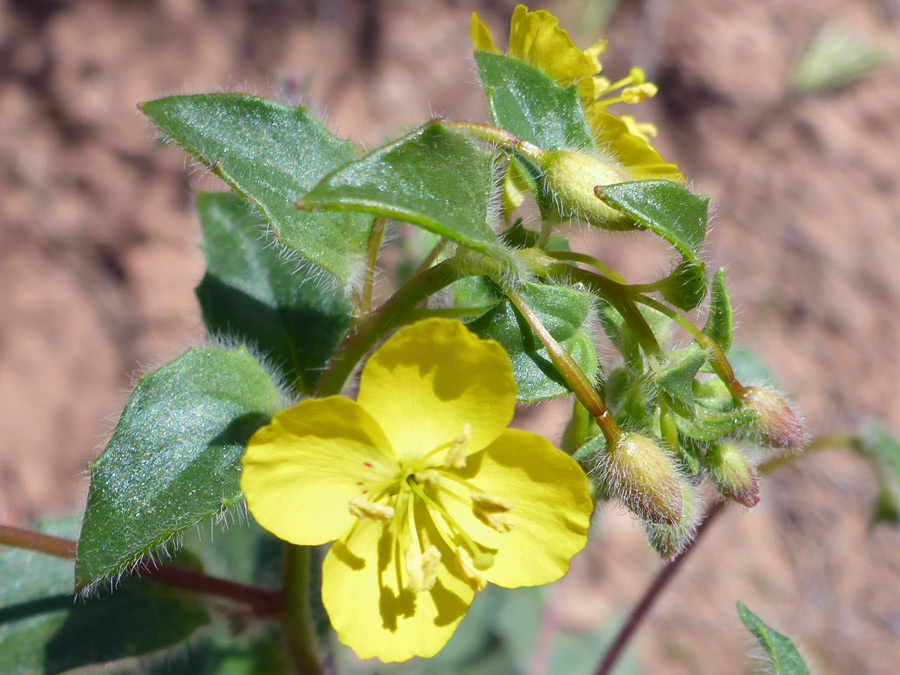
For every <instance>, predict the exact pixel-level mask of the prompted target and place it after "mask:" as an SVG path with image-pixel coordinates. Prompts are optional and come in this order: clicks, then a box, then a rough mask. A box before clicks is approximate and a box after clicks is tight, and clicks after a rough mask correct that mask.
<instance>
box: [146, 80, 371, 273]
mask: <svg viewBox="0 0 900 675" xmlns="http://www.w3.org/2000/svg"><path fill="white" fill-rule="evenodd" d="M141 110H142V111H143V112H144V113H145V114H146V115H147V116H148V117H149V118H150V120H151V121H152V122H153V123H154V124H155V125H156V126H157V127H158V128H159V130H160V131H161V132H162V133H163V135H164V136H166V137H167V138H169V139H171V140H172V141H174V142H175V143H176V144H178V145H179V146H180V147H182V148H183V149H184V150H185V151H186V152H188V153H189V154H191V155H193V156H194V157H196V158H197V159H199V160H200V161H201V162H203V164H205V165H206V166H207V167H208V168H209V169H210V170H212V171H213V173H215V174H216V175H218V176H219V177H221V178H222V179H223V180H224V181H225V182H226V183H228V184H229V185H230V186H231V187H232V188H234V190H236V191H237V192H239V193H240V194H242V195H244V196H245V197H246V198H247V199H249V200H250V201H251V202H252V203H253V204H254V205H255V206H256V207H257V208H258V209H259V210H260V212H261V213H262V214H263V216H264V217H265V219H266V220H267V221H268V223H269V224H270V225H271V226H272V229H273V230H274V232H275V235H276V237H277V238H278V241H279V242H280V243H281V244H283V245H285V246H287V247H289V248H291V249H293V250H294V251H296V252H297V253H299V254H300V255H301V256H302V257H304V258H306V259H307V260H310V261H312V262H313V263H315V264H317V265H319V266H321V267H322V268H323V269H325V270H327V271H328V272H329V273H331V274H333V275H334V276H335V277H337V278H338V280H340V282H341V283H342V284H343V285H345V286H346V285H349V284H351V283H353V282H354V281H356V280H358V278H359V274H360V271H361V270H362V266H363V264H364V262H365V255H366V251H367V248H368V244H369V237H370V235H371V230H372V220H373V219H372V218H371V217H368V216H364V215H360V214H358V213H327V214H312V213H307V212H303V211H298V210H297V208H296V206H295V205H296V203H297V202H298V201H299V200H300V199H302V198H303V197H304V195H306V193H307V192H309V190H310V189H311V188H312V187H313V186H314V185H315V184H316V183H318V182H319V181H320V180H321V179H322V177H323V176H325V174H327V173H328V172H330V171H332V170H334V169H336V168H337V167H339V166H342V165H344V164H346V163H347V162H349V161H351V160H354V159H356V158H357V154H356V151H355V149H354V148H353V145H352V144H351V143H350V142H349V141H345V140H342V139H340V138H337V137H336V136H334V135H332V134H331V133H330V132H329V131H328V130H326V129H325V127H323V126H322V125H321V124H319V122H318V121H316V120H315V119H314V118H313V117H312V115H310V113H309V111H308V110H307V109H306V108H304V107H303V106H299V107H297V108H292V107H290V106H286V105H282V104H280V103H276V102H275V101H269V100H266V99H263V98H258V97H256V96H247V95H245V94H201V95H196V96H172V97H170V98H162V99H158V100H156V101H149V102H147V103H143V104H141Z"/></svg>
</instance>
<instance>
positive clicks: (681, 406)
mask: <svg viewBox="0 0 900 675" xmlns="http://www.w3.org/2000/svg"><path fill="white" fill-rule="evenodd" d="M704 363H706V354H705V353H703V352H694V353H690V354H688V356H687V357H685V358H684V359H682V360H679V361H678V362H677V363H674V364H673V365H670V366H666V367H664V368H661V369H660V370H658V371H656V372H655V373H653V381H654V382H656V384H657V385H658V386H659V388H660V389H662V390H663V391H664V392H665V393H666V394H668V395H669V397H670V399H671V402H672V403H673V409H674V410H675V412H677V413H678V414H679V416H681V417H692V416H693V413H694V378H695V377H696V376H697V373H698V372H700V367H701V366H702V365H703V364H704Z"/></svg>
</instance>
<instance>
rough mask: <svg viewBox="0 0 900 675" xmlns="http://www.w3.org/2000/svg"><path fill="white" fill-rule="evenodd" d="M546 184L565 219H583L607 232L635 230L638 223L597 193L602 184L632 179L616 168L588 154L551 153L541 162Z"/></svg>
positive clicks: (574, 152)
mask: <svg viewBox="0 0 900 675" xmlns="http://www.w3.org/2000/svg"><path fill="white" fill-rule="evenodd" d="M540 164H541V168H542V169H543V170H544V185H545V188H546V190H547V191H548V192H549V193H550V197H551V198H552V199H553V201H554V203H555V204H556V208H557V210H558V212H559V216H560V219H561V220H571V219H576V220H581V221H584V222H586V223H589V224H591V225H595V226H596V227H601V228H603V229H606V230H632V229H634V228H635V226H634V223H632V221H631V220H630V219H629V218H627V217H626V216H624V215H623V214H621V213H619V212H618V211H616V210H615V209H613V208H612V207H610V206H607V205H606V204H604V203H603V202H602V201H600V200H599V199H598V198H597V196H596V195H595V194H594V188H595V187H596V186H598V185H612V184H614V183H621V182H623V181H626V180H628V177H627V176H625V175H623V174H622V173H621V172H619V171H618V170H616V168H615V167H614V166H613V165H612V164H610V163H607V162H605V161H603V160H602V159H600V158H599V157H596V156H594V155H590V154H587V153H585V152H576V151H574V150H561V151H559V152H548V153H546V155H545V156H544V157H543V158H542V161H541V162H540Z"/></svg>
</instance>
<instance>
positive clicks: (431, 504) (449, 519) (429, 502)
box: [409, 482, 493, 566]
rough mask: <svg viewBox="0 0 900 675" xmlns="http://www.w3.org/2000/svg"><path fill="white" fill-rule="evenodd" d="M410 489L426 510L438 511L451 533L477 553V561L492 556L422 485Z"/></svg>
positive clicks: (414, 484)
mask: <svg viewBox="0 0 900 675" xmlns="http://www.w3.org/2000/svg"><path fill="white" fill-rule="evenodd" d="M409 487H410V489H411V490H412V491H413V492H414V493H415V494H416V496H418V497H419V498H420V499H421V500H422V501H423V502H424V504H425V506H426V508H429V509H433V510H434V511H437V512H438V513H439V514H440V515H441V517H442V518H443V519H444V523H445V524H446V525H447V526H448V527H449V528H450V530H451V532H453V533H454V534H456V535H458V536H459V537H460V538H461V539H462V540H463V543H464V544H465V545H466V546H467V547H468V549H469V550H470V551H473V552H475V556H476V560H477V559H479V558H480V557H481V556H483V555H488V556H490V554H489V553H487V554H486V553H484V551H482V549H481V546H479V545H478V544H476V543H475V541H474V540H473V539H472V537H470V536H469V535H468V533H467V532H466V531H465V530H464V529H462V528H461V527H460V526H459V523H457V522H456V520H454V518H453V516H451V515H450V514H449V513H448V512H447V509H445V508H444V506H443V505H442V504H440V503H439V502H436V501H435V500H434V499H432V498H431V497H429V496H428V495H427V494H426V493H425V490H424V489H423V488H422V486H421V485H419V484H417V483H414V482H413V483H409ZM435 524H437V523H435ZM438 531H439V532H440V528H438ZM490 564H491V565H492V564H493V556H491V563H490ZM488 566H490V565H488Z"/></svg>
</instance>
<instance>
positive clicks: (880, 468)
mask: <svg viewBox="0 0 900 675" xmlns="http://www.w3.org/2000/svg"><path fill="white" fill-rule="evenodd" d="M855 449H856V451H857V452H858V453H859V454H860V455H861V456H862V457H864V458H865V459H867V460H868V461H869V465H870V466H871V467H872V470H873V471H874V472H875V477H876V478H877V479H878V486H879V491H878V496H877V497H876V498H875V506H874V509H873V512H872V525H877V524H878V523H882V522H883V523H888V524H890V525H900V440H897V437H896V436H895V435H894V434H893V433H891V431H890V430H889V429H888V428H887V427H885V426H884V425H883V424H881V423H880V422H878V421H877V420H874V419H870V420H867V421H866V422H865V424H863V428H862V431H861V433H860V435H859V441H858V442H857V443H856V445H855Z"/></svg>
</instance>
